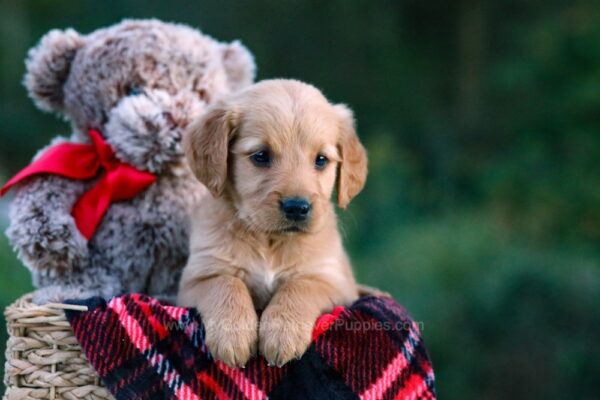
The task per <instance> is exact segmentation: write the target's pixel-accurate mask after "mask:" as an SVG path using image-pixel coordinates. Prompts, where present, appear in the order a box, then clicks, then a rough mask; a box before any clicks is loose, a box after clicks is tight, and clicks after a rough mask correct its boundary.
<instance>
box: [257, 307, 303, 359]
mask: <svg viewBox="0 0 600 400" xmlns="http://www.w3.org/2000/svg"><path fill="white" fill-rule="evenodd" d="M314 323H315V321H314V320H312V319H307V318H303V317H301V316H300V315H297V314H295V313H292V312H290V311H286V310H284V309H282V308H281V307H277V306H271V307H267V309H266V310H265V312H264V313H263V315H262V317H261V319H260V330H259V334H258V336H259V342H260V344H259V347H260V353H261V354H262V355H263V356H264V357H265V358H266V360H267V362H268V363H269V365H276V366H278V367H281V366H283V365H284V364H285V363H287V362H288V361H290V360H292V359H298V358H300V357H301V356H302V355H303V354H304V353H305V352H306V349H308V346H309V345H310V341H311V334H312V330H313V326H314Z"/></svg>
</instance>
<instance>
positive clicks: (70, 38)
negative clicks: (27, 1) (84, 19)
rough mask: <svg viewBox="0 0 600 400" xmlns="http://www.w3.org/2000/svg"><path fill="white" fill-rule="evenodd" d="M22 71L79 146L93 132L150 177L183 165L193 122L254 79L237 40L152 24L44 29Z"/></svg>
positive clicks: (41, 103) (37, 96)
mask: <svg viewBox="0 0 600 400" xmlns="http://www.w3.org/2000/svg"><path fill="white" fill-rule="evenodd" d="M26 67H27V72H26V75H25V80H24V82H25V86H26V87H27V89H28V91H29V94H30V96H31V97H32V98H33V100H34V101H35V103H36V104H37V106H38V107H39V108H40V109H42V110H45V111H51V112H56V113H58V114H61V115H62V116H63V117H65V118H66V119H67V120H70V121H71V123H72V125H73V129H74V131H75V134H76V135H80V136H81V140H83V141H85V140H87V136H88V130H89V129H96V130H98V131H99V132H100V133H101V134H102V135H103V136H104V137H105V139H106V140H107V141H108V142H109V143H110V144H111V145H112V147H113V148H114V150H115V152H116V154H117V157H119V158H120V159H121V160H122V161H125V162H128V163H130V164H132V165H134V166H136V167H138V168H141V169H144V170H148V171H150V172H154V173H160V172H164V171H165V170H166V169H167V168H168V167H169V166H171V165H177V164H178V163H179V162H180V161H181V160H183V153H182V149H181V145H180V142H181V135H182V132H183V130H184V129H185V127H186V126H187V125H188V123H189V122H190V121H191V120H193V119H194V118H195V117H197V116H198V115H199V114H201V113H202V112H203V111H204V109H205V108H206V107H207V105H209V104H210V103H212V102H213V101H215V99H216V98H218V97H220V96H222V95H226V94H228V93H230V92H232V91H236V90H238V89H240V88H242V87H244V86H246V85H248V84H250V83H252V81H253V78H254V61H253V58H252V55H251V54H250V52H249V51H248V50H247V49H246V48H245V47H244V46H242V45H241V44H240V43H239V42H233V43H220V42H217V41H215V40H214V39H212V38H210V37H208V36H205V35H203V34H201V33H200V32H199V31H197V30H194V29H192V28H190V27H187V26H184V25H178V24H171V23H164V22H160V21H157V20H126V21H123V22H121V23H119V24H117V25H114V26H111V27H108V28H105V29H100V30H97V31H95V32H93V33H90V34H88V35H82V34H79V33H77V32H76V31H74V30H73V29H67V30H53V31H50V32H49V33H48V34H46V35H45V36H44V37H43V38H42V39H41V41H40V43H39V44H38V45H37V46H36V47H34V48H33V49H31V50H30V52H29V55H28V58H27V61H26Z"/></svg>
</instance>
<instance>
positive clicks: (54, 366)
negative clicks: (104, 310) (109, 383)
mask: <svg viewBox="0 0 600 400" xmlns="http://www.w3.org/2000/svg"><path fill="white" fill-rule="evenodd" d="M66 308H71V309H82V308H83V309H85V307H77V306H71V305H66V304H47V305H44V306H38V305H35V304H33V303H32V302H31V295H25V296H23V297H21V298H20V299H19V300H17V301H16V302H15V303H13V304H12V305H10V306H8V307H7V308H6V310H5V311H4V315H5V317H6V325H7V327H8V334H9V335H10V336H9V339H8V343H7V346H6V364H5V370H4V384H5V385H6V393H5V394H4V397H3V400H16V399H69V400H76V399H94V400H98V399H112V398H113V397H112V396H111V394H110V393H109V392H108V391H107V390H106V388H105V387H103V385H102V382H101V381H100V379H99V378H98V375H97V374H96V372H95V371H94V369H93V368H92V367H91V366H90V365H89V362H88V360H87V358H86V357H85V355H84V354H83V353H82V352H81V347H80V346H79V344H78V343H77V340H76V339H75V336H74V335H73V331H72V330H71V327H70V326H69V323H68V321H67V319H66V318H65V315H64V309H66Z"/></svg>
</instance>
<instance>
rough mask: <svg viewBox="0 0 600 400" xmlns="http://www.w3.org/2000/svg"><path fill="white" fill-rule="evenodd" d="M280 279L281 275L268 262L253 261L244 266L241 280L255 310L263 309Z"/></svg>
mask: <svg viewBox="0 0 600 400" xmlns="http://www.w3.org/2000/svg"><path fill="white" fill-rule="evenodd" d="M282 278H283V277H282V274H281V273H280V272H278V271H277V269H276V268H275V266H274V265H273V264H272V263H270V262H269V261H268V260H253V261H251V262H249V263H248V264H247V265H246V268H245V274H244V279H243V280H244V283H245V284H246V286H247V287H248V290H249V291H250V294H251V295H252V300H253V302H254V307H255V308H256V309H258V310H264V309H265V307H266V306H267V304H268V303H269V301H270V300H271V297H273V294H275V292H276V290H277V287H278V286H279V284H280V282H281V280H282Z"/></svg>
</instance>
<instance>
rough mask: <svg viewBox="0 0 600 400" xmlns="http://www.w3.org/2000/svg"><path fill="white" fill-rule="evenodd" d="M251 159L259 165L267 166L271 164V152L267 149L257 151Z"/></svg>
mask: <svg viewBox="0 0 600 400" xmlns="http://www.w3.org/2000/svg"><path fill="white" fill-rule="evenodd" d="M250 160H252V163H253V164H254V165H256V166H257V167H261V168H266V167H270V166H271V162H272V158H271V154H270V153H269V152H268V151H266V150H261V151H257V152H256V153H254V154H252V155H251V156H250Z"/></svg>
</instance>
